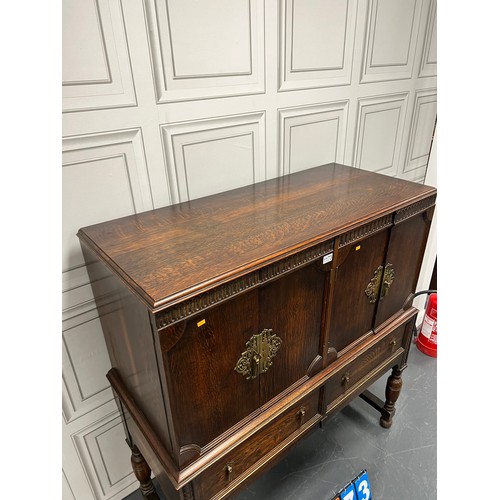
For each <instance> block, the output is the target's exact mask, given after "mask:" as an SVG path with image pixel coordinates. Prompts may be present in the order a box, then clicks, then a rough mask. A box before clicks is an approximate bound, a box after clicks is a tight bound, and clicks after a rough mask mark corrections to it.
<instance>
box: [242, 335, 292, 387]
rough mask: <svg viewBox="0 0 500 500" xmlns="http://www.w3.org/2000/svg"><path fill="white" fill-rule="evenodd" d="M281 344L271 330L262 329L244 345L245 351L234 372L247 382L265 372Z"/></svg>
mask: <svg viewBox="0 0 500 500" xmlns="http://www.w3.org/2000/svg"><path fill="white" fill-rule="evenodd" d="M282 342H283V341H282V340H281V339H280V338H279V337H278V336H277V335H276V334H274V333H273V331H272V330H271V329H264V330H262V332H260V333H259V334H257V335H252V337H251V338H250V340H249V341H248V342H247V343H246V344H245V347H246V350H245V351H244V352H242V353H241V356H240V359H238V362H237V363H236V366H235V367H234V369H235V371H236V372H237V373H241V375H243V376H244V377H245V378H246V379H247V380H250V379H254V378H257V377H258V376H259V375H260V374H261V373H265V372H267V370H269V368H270V366H271V365H272V364H273V362H272V359H273V358H274V356H276V353H277V352H278V349H279V348H280V347H281V344H282Z"/></svg>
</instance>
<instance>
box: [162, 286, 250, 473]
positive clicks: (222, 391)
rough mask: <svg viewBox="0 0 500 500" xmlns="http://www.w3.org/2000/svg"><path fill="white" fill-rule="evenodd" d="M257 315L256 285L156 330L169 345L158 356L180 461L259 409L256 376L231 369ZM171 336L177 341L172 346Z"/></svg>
mask: <svg viewBox="0 0 500 500" xmlns="http://www.w3.org/2000/svg"><path fill="white" fill-rule="evenodd" d="M258 315H259V299H258V290H257V289H254V290H250V291H248V292H246V293H244V294H242V295H239V296H238V297H235V298H234V299H231V300H229V301H227V302H223V303H221V304H219V305H217V306H214V307H212V308H210V309H208V310H206V311H204V312H202V313H200V314H199V315H197V316H193V317H191V318H189V319H187V320H185V321H183V322H181V323H177V324H175V325H172V326H170V327H168V328H166V329H164V330H160V332H159V336H160V343H161V344H162V345H167V346H169V347H168V349H165V350H164V349H163V347H162V351H163V352H162V357H163V365H164V369H165V376H166V382H167V386H168V387H167V392H168V399H169V400H170V401H171V404H170V405H169V406H170V408H169V411H170V414H171V420H172V426H173V429H172V430H173V438H174V440H175V441H176V443H175V444H174V448H177V450H178V452H179V454H180V459H179V462H180V463H181V464H182V463H183V462H185V460H184V459H183V457H182V455H183V451H184V450H185V451H186V452H187V454H188V455H189V453H190V452H189V451H188V450H193V449H198V447H199V448H203V447H204V446H206V445H207V444H208V443H210V442H211V441H213V440H214V439H216V438H217V437H218V436H220V435H221V434H223V433H224V432H225V431H227V430H228V429H229V428H231V427H232V426H234V425H235V424H237V423H238V422H239V421H240V420H242V419H243V418H245V417H247V416H248V415H250V414H251V413H253V412H254V411H255V410H258V408H259V403H260V401H259V378H258V377H257V378H255V379H248V380H247V378H246V377H244V376H242V375H241V374H239V373H237V372H236V370H235V367H236V364H237V363H238V360H239V358H240V357H241V355H242V352H243V351H244V350H245V344H246V342H247V341H248V340H249V339H250V338H251V337H252V335H254V334H257V333H258V326H259V321H258ZM162 339H164V341H162ZM169 339H175V340H176V342H175V343H174V345H173V346H172V347H170V345H171V344H172V342H170V341H169ZM177 339H178V340H177ZM183 448H184V450H183ZM200 451H201V450H200Z"/></svg>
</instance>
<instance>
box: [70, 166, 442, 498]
mask: <svg viewBox="0 0 500 500" xmlns="http://www.w3.org/2000/svg"><path fill="white" fill-rule="evenodd" d="M435 198H436V192H435V189H434V188H430V187H427V186H422V185H419V184H415V183H411V182H407V181H402V180H397V179H392V178H390V177H386V176H383V175H378V174H373V173H370V172H366V171H362V170H358V169H353V168H350V167H345V166H342V165H337V164H330V165H325V166H322V167H318V168H315V169H311V170H307V171H303V172H300V173H297V174H292V175H289V176H284V177H282V178H279V179H273V180H270V181H266V182H263V183H259V184H256V185H254V186H248V187H245V188H241V189H237V190H233V191H229V192H227V193H222V194H219V195H214V196H210V197H206V198H203V199H199V200H194V201H192V202H187V203H182V204H179V205H175V206H171V207H165V208H161V209H157V210H152V211H149V212H145V213H142V214H138V215H135V216H130V217H124V218H121V219H117V220H115V221H110V222H106V223H103V224H98V225H95V226H91V227H87V228H83V229H81V230H80V231H79V232H78V236H79V237H80V240H81V243H82V248H83V250H84V256H85V260H86V263H87V267H88V270H89V275H90V278H91V281H92V287H93V292H94V295H95V297H96V303H97V305H98V310H99V314H100V318H101V324H102V326H103V331H104V335H105V339H106V344H107V347H108V350H109V353H110V359H111V363H112V366H113V368H112V369H111V370H110V371H109V373H108V374H107V377H108V380H109V381H110V383H111V386H112V387H113V390H114V392H115V394H116V397H117V401H118V405H119V408H120V411H121V413H122V418H123V422H124V425H125V430H126V434H127V437H128V439H129V440H130V442H131V443H133V445H135V446H136V448H135V449H136V450H140V455H138V454H137V453H139V452H137V453H136V454H135V458H134V459H133V463H134V468H135V469H136V474H137V477H138V478H139V480H140V481H142V483H143V489H144V488H146V489H147V490H148V491H149V488H150V485H149V482H148V477H149V473H148V468H149V467H150V468H151V470H152V471H153V472H154V474H155V477H156V478H157V480H158V482H159V484H160V485H161V488H162V490H163V492H164V493H165V495H166V496H167V498H169V499H170V498H172V499H178V500H186V499H192V500H197V499H206V498H211V499H215V498H220V499H221V498H226V497H228V496H231V495H233V494H234V493H235V492H236V491H237V490H238V489H240V488H241V487H242V486H243V485H244V484H246V483H247V482H248V481H250V480H251V479H252V478H254V477H255V476H256V475H258V474H260V473H262V472H263V471H265V470H266V469H268V468H269V467H270V466H271V465H272V464H274V463H276V461H277V460H279V459H280V458H281V457H283V455H284V453H286V452H287V450H289V449H290V447H291V446H293V444H294V443H296V442H297V441H298V440H299V439H301V437H302V436H304V435H305V434H306V433H307V432H310V431H311V430H312V429H313V428H314V427H316V426H317V425H319V424H320V422H322V421H323V420H324V419H325V418H326V417H327V416H328V415H331V414H333V413H335V412H336V411H338V410H339V409H340V408H342V407H343V406H345V405H346V404H348V403H349V402H350V401H351V400H352V399H353V398H355V397H357V396H358V395H360V394H363V393H364V391H366V389H367V387H368V386H369V385H370V384H371V383H373V381H374V380H376V379H377V378H379V377H380V376H381V375H382V374H383V373H385V372H386V371H387V370H389V369H391V368H393V374H392V376H391V377H390V378H389V382H388V384H387V392H386V401H385V402H384V403H382V402H381V400H378V399H376V398H375V397H372V398H371V399H370V397H369V396H368V395H367V394H366V393H365V395H364V396H363V398H364V399H365V400H367V401H368V402H370V404H372V405H378V406H375V407H377V409H378V410H379V411H380V412H381V415H382V418H381V425H390V422H392V417H393V414H394V408H395V403H396V399H397V397H398V395H399V392H400V387H401V372H402V371H403V370H404V368H405V366H406V362H407V357H408V350H409V346H410V342H411V332H412V326H413V324H414V321H415V317H416V314H417V311H416V310H415V309H414V308H412V307H408V306H407V305H406V306H405V308H403V307H402V305H403V303H404V301H405V299H406V296H407V295H408V294H409V293H411V292H413V291H414V287H415V284H416V280H417V278H418V272H419V267H420V265H421V260H422V256H423V251H424V248H425V242H426V239H427V233H428V230H429V226H430V220H431V217H432V212H433V205H434V202H435ZM389 268H391V270H393V271H394V275H395V278H394V280H393V281H392V282H391V284H390V287H389V286H388V285H387V286H386V285H383V286H382V285H381V284H380V283H378V284H374V285H373V286H372V289H373V290H372V291H373V294H372V295H371V302H370V298H369V297H368V295H367V294H366V292H365V290H366V288H367V285H368V284H369V283H370V280H372V278H373V277H374V273H375V272H376V271H377V269H378V272H379V273H380V272H381V271H380V269H382V270H383V269H389ZM380 276H382V275H381V274H379V277H380ZM387 276H389V274H387ZM375 281H376V280H375ZM142 457H144V459H145V461H146V462H147V464H149V467H148V466H146V465H145V463H144V461H143V459H142ZM151 494H152V493H151Z"/></svg>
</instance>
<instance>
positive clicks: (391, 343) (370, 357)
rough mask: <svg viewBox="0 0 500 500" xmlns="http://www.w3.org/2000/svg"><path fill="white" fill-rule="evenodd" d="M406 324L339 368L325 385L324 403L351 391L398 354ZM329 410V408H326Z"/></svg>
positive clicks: (401, 346) (328, 403)
mask: <svg viewBox="0 0 500 500" xmlns="http://www.w3.org/2000/svg"><path fill="white" fill-rule="evenodd" d="M407 325H408V323H405V324H403V325H401V326H400V327H398V328H396V329H395V330H393V331H392V332H389V333H387V334H385V335H384V336H383V337H382V338H381V339H380V340H379V341H378V342H377V343H376V344H375V345H373V346H372V347H370V348H369V349H367V350H366V351H364V352H361V353H360V354H359V355H358V356H356V358H355V359H354V360H352V361H351V362H349V363H348V364H347V365H346V366H345V367H343V368H341V369H340V370H339V371H338V372H337V373H336V374H335V375H334V376H333V377H332V378H331V379H330V380H329V381H328V382H327V384H326V387H325V402H326V404H327V405H330V404H331V403H332V402H334V401H335V400H336V399H337V398H339V397H340V396H342V395H343V394H344V393H346V392H348V391H349V390H351V389H352V388H353V387H354V386H355V385H356V384H357V383H359V382H360V381H361V380H362V379H363V378H364V377H365V376H366V375H368V374H369V373H370V372H371V371H372V370H374V369H375V368H377V367H378V366H379V365H381V364H382V363H383V362H384V361H386V360H387V359H389V358H390V357H391V356H392V355H394V354H395V353H397V352H398V350H399V351H400V352H402V351H401V348H403V347H404V345H403V343H404V339H405V331H406V326H407ZM327 409H329V408H327Z"/></svg>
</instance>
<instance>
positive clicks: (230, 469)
mask: <svg viewBox="0 0 500 500" xmlns="http://www.w3.org/2000/svg"><path fill="white" fill-rule="evenodd" d="M233 470H234V469H233V466H232V464H227V465H226V472H227V480H228V481H229V482H231V481H232V480H233Z"/></svg>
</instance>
